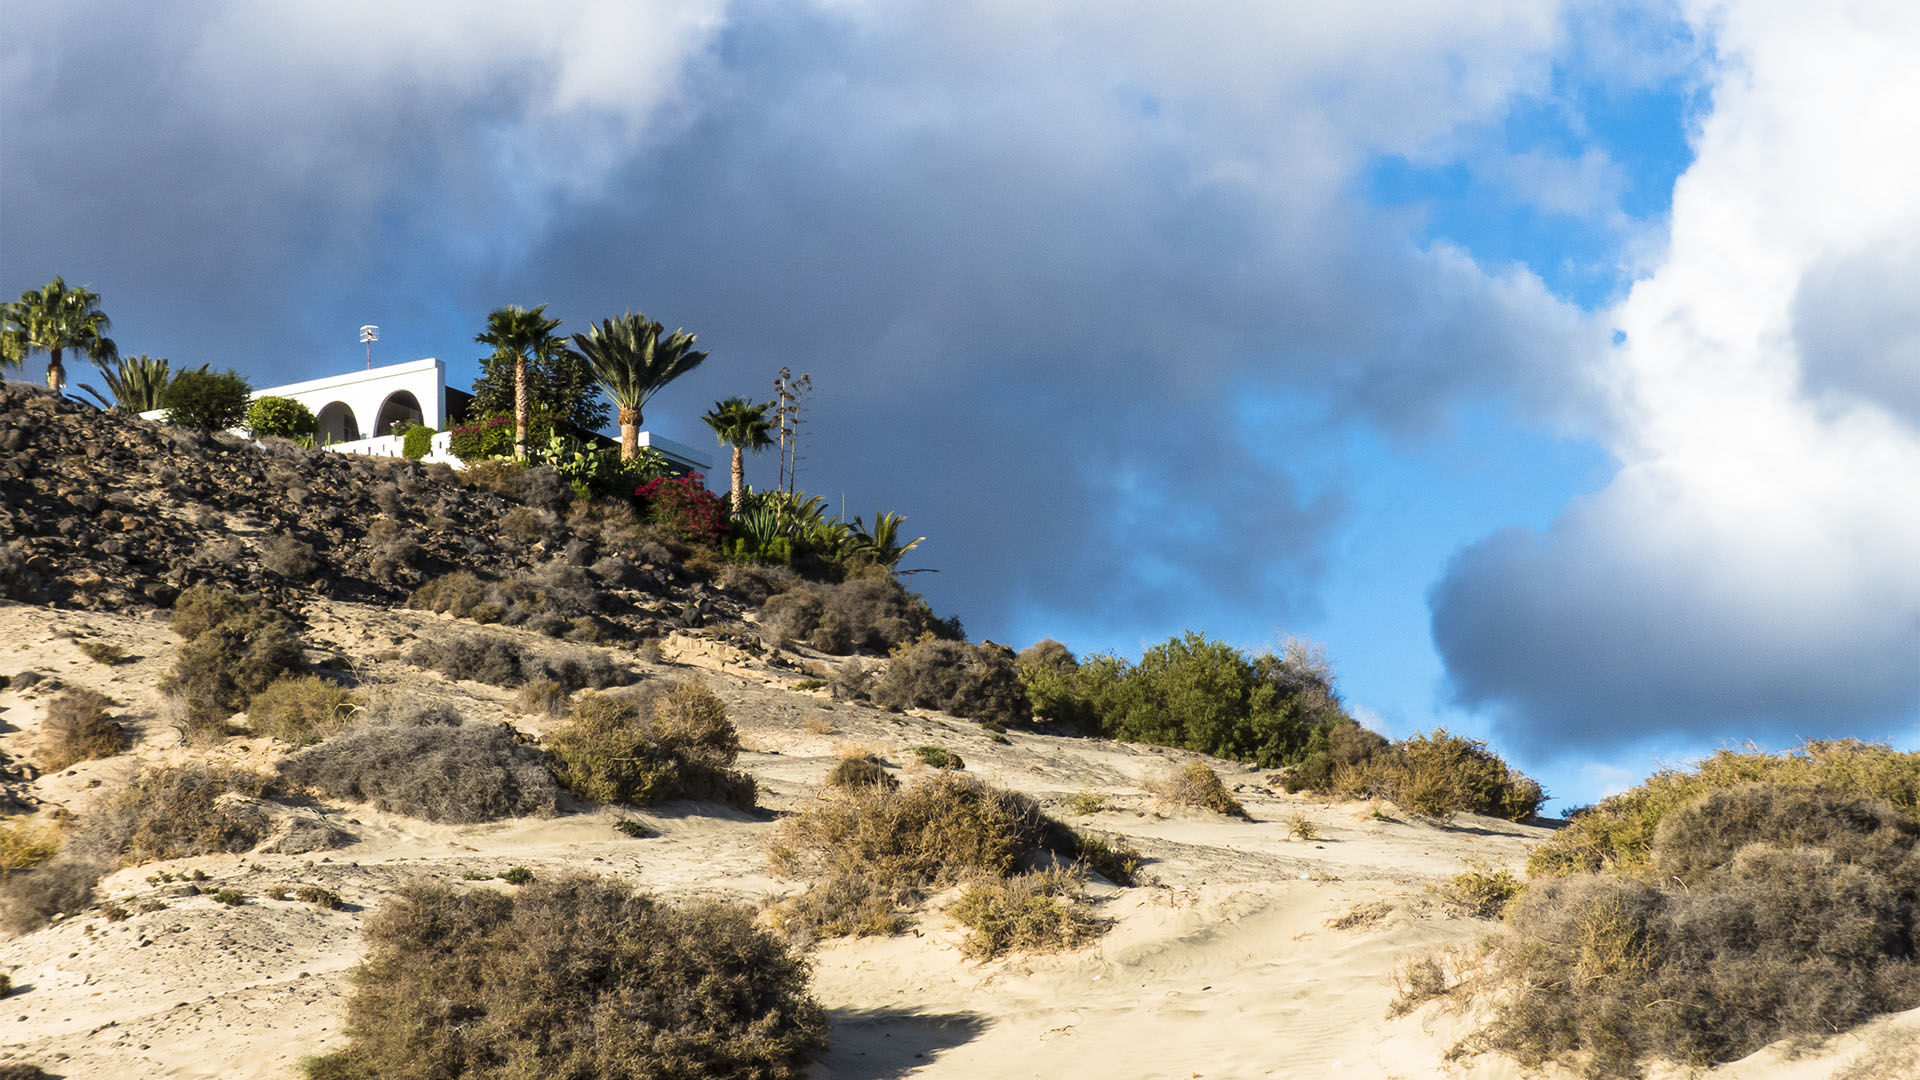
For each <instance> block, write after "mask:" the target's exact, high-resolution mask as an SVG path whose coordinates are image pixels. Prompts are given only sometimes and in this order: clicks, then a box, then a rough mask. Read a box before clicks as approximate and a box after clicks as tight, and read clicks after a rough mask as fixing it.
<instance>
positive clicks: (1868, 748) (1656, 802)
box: [1527, 739, 1920, 877]
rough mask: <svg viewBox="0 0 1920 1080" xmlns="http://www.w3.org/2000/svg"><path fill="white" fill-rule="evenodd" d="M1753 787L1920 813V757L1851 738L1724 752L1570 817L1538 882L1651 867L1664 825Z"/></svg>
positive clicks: (1534, 864)
mask: <svg viewBox="0 0 1920 1080" xmlns="http://www.w3.org/2000/svg"><path fill="white" fill-rule="evenodd" d="M1748 783H1771V784H1789V785H1807V786H1817V787H1821V788H1826V789H1828V790H1830V791H1835V792H1840V793H1842V794H1847V795H1855V796H1859V797H1861V798H1865V799H1874V800H1877V801H1880V802H1884V803H1888V804H1890V805H1892V806H1894V807H1897V808H1899V809H1900V810H1901V811H1903V812H1905V813H1907V814H1909V815H1913V816H1920V753H1912V752H1902V751H1897V750H1893V749H1891V748H1889V747H1886V746H1880V745H1875V744H1872V743H1863V742H1859V741H1857V740H1852V739H1846V740H1838V741H1833V742H1810V743H1807V744H1806V745H1805V746H1802V747H1800V748H1799V749H1797V750H1792V751H1788V752H1786V753H1781V754H1769V753H1765V752H1762V751H1759V750H1748V751H1734V750H1721V751H1719V752H1718V753H1715V754H1714V755H1713V756H1712V757H1710V758H1708V759H1706V760H1705V761H1703V762H1701V763H1700V764H1699V765H1698V766H1697V767H1696V768H1695V769H1693V770H1692V771H1681V770H1677V769H1669V770H1665V771H1662V772H1659V773H1656V774H1654V775H1653V776H1652V777H1650V778H1648V779H1647V781H1646V782H1645V783H1643V784H1641V785H1640V786H1638V787H1636V788H1634V789H1633V790H1631V791H1627V792H1623V793H1621V794H1619V795H1614V796H1612V797H1610V798H1607V799H1604V800H1602V801H1601V802H1600V803H1599V805H1597V806H1594V807H1591V808H1590V809H1588V810H1587V811H1585V812H1584V813H1581V814H1579V815H1577V816H1574V817H1572V818H1571V819H1570V821H1569V823H1568V825H1567V826H1566V827H1565V828H1563V829H1561V830H1560V831H1559V832H1556V833H1555V834H1554V835H1553V837H1552V839H1550V840H1548V841H1547V842H1546V843H1545V844H1542V845H1541V846H1540V847H1538V848H1536V849H1535V850H1534V853H1533V855H1532V856H1531V857H1530V858H1529V859H1528V860H1527V872H1528V873H1529V874H1531V875H1533V876H1534V877H1542V876H1549V875H1555V874H1568V873H1576V872H1580V871H1595V870H1601V869H1606V868H1612V867H1618V868H1620V869H1626V870H1631V869H1636V868H1639V867H1643V866H1645V865H1646V863H1647V859H1648V854H1649V852H1650V851H1651V850H1652V847H1653V838H1654V834H1655V833H1656V832H1657V831H1658V830H1659V827H1660V822H1661V821H1662V820H1663V819H1664V818H1665V817H1666V815H1667V814H1668V813H1670V812H1672V811H1673V810H1674V809H1675V808H1677V807H1680V806H1684V805H1686V804H1687V803H1690V802H1692V801H1693V800H1695V799H1697V798H1699V797H1700V796H1701V795H1702V794H1705V793H1706V792H1708V791H1713V790H1718V789H1722V788H1728V787H1734V786H1737V785H1740V784H1748Z"/></svg>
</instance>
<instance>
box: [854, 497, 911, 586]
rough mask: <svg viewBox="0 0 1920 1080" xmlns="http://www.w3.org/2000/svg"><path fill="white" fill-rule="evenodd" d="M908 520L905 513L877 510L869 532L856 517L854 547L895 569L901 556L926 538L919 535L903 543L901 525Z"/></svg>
mask: <svg viewBox="0 0 1920 1080" xmlns="http://www.w3.org/2000/svg"><path fill="white" fill-rule="evenodd" d="M906 520H907V516H906V515H905V514H894V513H889V512H888V511H885V510H877V511H875V512H874V515H873V531H872V532H868V531H867V526H866V524H865V523H864V522H862V521H861V520H860V519H859V518H854V519H853V532H854V536H853V546H854V549H855V550H856V551H858V552H859V553H860V554H862V555H865V556H867V557H868V558H870V559H872V560H873V561H875V562H877V563H879V564H880V565H882V566H884V567H886V568H887V569H889V570H891V569H893V568H894V567H896V566H898V565H900V560H901V558H902V557H904V556H905V555H906V553H907V552H909V551H912V550H913V549H914V548H917V547H919V546H920V542H921V541H922V540H925V539H926V537H924V536H917V537H915V538H913V539H912V540H909V541H907V542H906V543H904V544H902V543H901V542H900V526H901V525H904V524H905V523H906ZM909 572H911V571H909Z"/></svg>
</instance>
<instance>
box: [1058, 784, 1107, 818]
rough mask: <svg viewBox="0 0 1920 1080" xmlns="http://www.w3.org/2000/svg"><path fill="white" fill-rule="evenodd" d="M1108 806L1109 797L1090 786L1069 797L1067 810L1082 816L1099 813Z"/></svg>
mask: <svg viewBox="0 0 1920 1080" xmlns="http://www.w3.org/2000/svg"><path fill="white" fill-rule="evenodd" d="M1106 808H1107V797H1106V796H1105V795H1102V794H1100V793H1099V792H1097V791H1094V790H1092V789H1090V788H1082V789H1081V790H1079V791H1076V792H1074V793H1073V794H1072V795H1071V796H1069V797H1068V798H1067V812H1068V813H1070V814H1075V815H1078V816H1080V817H1086V816H1087V815H1089V814H1097V813H1099V812H1100V811H1102V810H1105V809H1106Z"/></svg>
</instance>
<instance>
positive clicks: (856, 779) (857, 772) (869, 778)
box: [827, 752, 900, 791]
mask: <svg viewBox="0 0 1920 1080" xmlns="http://www.w3.org/2000/svg"><path fill="white" fill-rule="evenodd" d="M827 786H828V787H833V788H842V789H845V790H848V791H855V790H860V789H864V788H885V789H887V790H889V791H891V790H893V789H894V788H897V787H899V786H900V781H899V780H898V779H897V778H895V777H894V775H893V774H892V773H890V772H888V771H887V763H886V762H884V761H882V760H880V758H879V757H878V756H876V755H874V754H869V753H865V752H860V753H852V754H848V755H846V756H845V757H842V758H841V759H840V762H839V764H837V765H835V766H834V767H833V771H832V772H829V773H828V774H827Z"/></svg>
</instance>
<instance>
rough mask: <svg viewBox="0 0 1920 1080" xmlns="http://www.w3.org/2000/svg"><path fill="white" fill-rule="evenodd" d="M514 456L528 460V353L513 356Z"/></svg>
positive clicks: (517, 458) (520, 459) (516, 458)
mask: <svg viewBox="0 0 1920 1080" xmlns="http://www.w3.org/2000/svg"><path fill="white" fill-rule="evenodd" d="M513 456H514V458H515V460H518V461H525V460H527V354H526V353H524V352H521V353H516V354H515V355H514V358H513Z"/></svg>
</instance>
